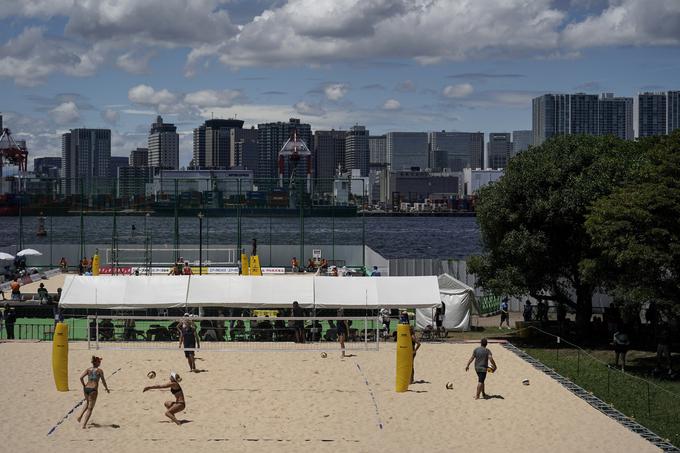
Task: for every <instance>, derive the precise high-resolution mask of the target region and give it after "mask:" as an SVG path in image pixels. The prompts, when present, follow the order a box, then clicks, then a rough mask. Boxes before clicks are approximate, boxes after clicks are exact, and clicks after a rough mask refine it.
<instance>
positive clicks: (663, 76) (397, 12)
mask: <svg viewBox="0 0 680 453" xmlns="http://www.w3.org/2000/svg"><path fill="white" fill-rule="evenodd" d="M0 87H1V88H2V91H1V98H0V111H1V112H2V114H3V116H4V126H5V127H9V128H10V129H11V130H12V132H13V134H14V136H15V138H16V139H25V140H27V144H28V148H29V155H30V156H31V159H32V158H35V157H41V156H58V155H60V146H61V138H60V137H61V134H62V133H63V132H66V131H68V130H69V129H71V128H78V127H90V128H110V129H111V131H112V155H121V156H127V155H129V153H130V150H132V149H134V148H136V147H144V146H146V142H147V134H148V130H149V127H150V125H151V123H153V122H154V121H155V118H156V115H158V114H160V115H162V116H163V119H164V121H166V122H172V123H175V124H176V125H177V126H178V131H179V133H180V165H187V164H188V163H189V161H190V160H191V149H192V137H191V134H192V130H193V128H195V127H197V126H198V125H199V124H201V123H202V122H203V121H204V120H205V119H209V118H211V117H215V118H233V117H236V118H239V119H242V120H244V121H245V123H246V126H251V125H254V126H257V124H258V123H263V122H270V121H287V120H288V118H300V119H301V120H302V121H303V122H308V123H310V124H311V125H312V128H313V129H314V130H320V129H331V128H335V129H348V128H350V127H351V126H353V125H355V124H361V125H365V126H366V127H367V128H368V129H369V130H370V132H371V134H376V135H377V134H383V133H386V132H389V131H397V130H399V131H433V130H447V131H482V132H487V133H488V132H510V131H512V130H518V129H530V128H531V99H532V98H533V97H535V96H538V95H541V94H543V93H546V92H586V93H592V94H598V93H601V92H613V93H615V94H616V95H619V96H634V95H635V94H636V93H637V92H640V91H664V90H669V89H680V0H191V1H185V0H143V1H138V0H0ZM30 168H32V165H29V169H30Z"/></svg>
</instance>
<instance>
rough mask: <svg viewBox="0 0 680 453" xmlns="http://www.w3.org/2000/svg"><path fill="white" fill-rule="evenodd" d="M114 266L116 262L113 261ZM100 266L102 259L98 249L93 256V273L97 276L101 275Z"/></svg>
mask: <svg viewBox="0 0 680 453" xmlns="http://www.w3.org/2000/svg"><path fill="white" fill-rule="evenodd" d="M112 265H113V266H115V265H116V264H115V263H113V264H112ZM99 268H100V259H99V249H97V250H96V251H95V252H94V256H93V257H92V275H94V276H97V275H99Z"/></svg>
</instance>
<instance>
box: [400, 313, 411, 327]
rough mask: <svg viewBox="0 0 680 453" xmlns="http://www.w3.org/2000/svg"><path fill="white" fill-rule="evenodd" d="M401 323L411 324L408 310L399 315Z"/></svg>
mask: <svg viewBox="0 0 680 453" xmlns="http://www.w3.org/2000/svg"><path fill="white" fill-rule="evenodd" d="M399 324H409V319H408V312H407V311H406V310H404V311H402V312H401V315H399Z"/></svg>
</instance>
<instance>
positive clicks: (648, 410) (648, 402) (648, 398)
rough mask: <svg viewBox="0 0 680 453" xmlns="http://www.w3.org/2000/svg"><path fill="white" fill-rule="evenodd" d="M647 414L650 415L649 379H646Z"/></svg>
mask: <svg viewBox="0 0 680 453" xmlns="http://www.w3.org/2000/svg"><path fill="white" fill-rule="evenodd" d="M647 415H649V416H651V415H652V403H651V401H650V392H649V381H647Z"/></svg>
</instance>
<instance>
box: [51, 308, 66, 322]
mask: <svg viewBox="0 0 680 453" xmlns="http://www.w3.org/2000/svg"><path fill="white" fill-rule="evenodd" d="M52 315H53V316H54V325H55V326H56V325H57V323H60V322H64V313H63V312H62V311H61V308H59V306H58V305H55V306H54V308H53V309H52Z"/></svg>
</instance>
